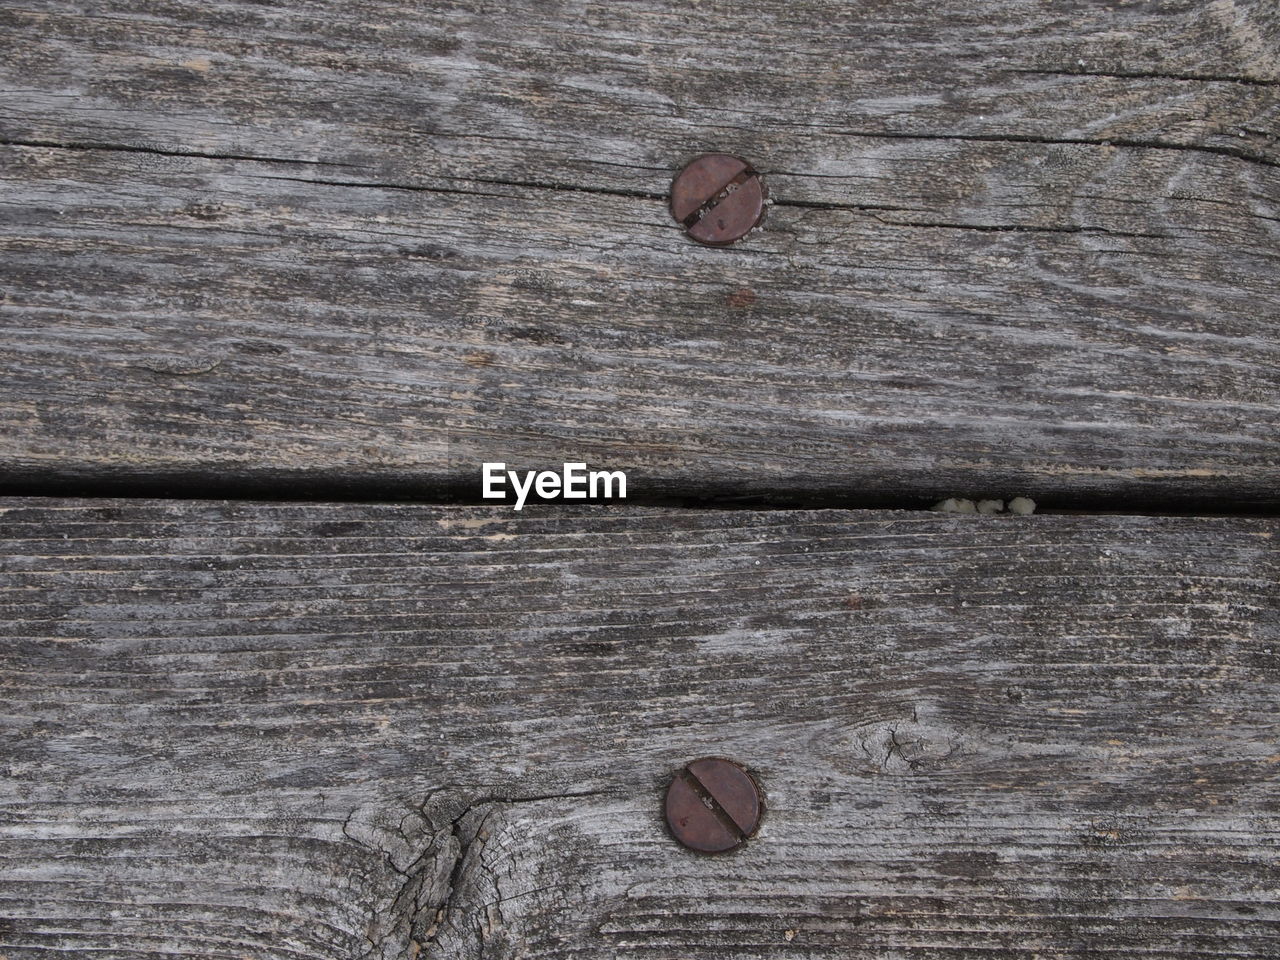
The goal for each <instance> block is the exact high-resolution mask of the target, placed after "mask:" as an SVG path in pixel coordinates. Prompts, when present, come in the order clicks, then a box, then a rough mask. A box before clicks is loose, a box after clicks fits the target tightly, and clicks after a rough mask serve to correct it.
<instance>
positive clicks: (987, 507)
mask: <svg viewBox="0 0 1280 960" xmlns="http://www.w3.org/2000/svg"><path fill="white" fill-rule="evenodd" d="M929 509H930V510H936V511H938V512H939V513H982V514H986V515H988V516H990V515H992V514H997V513H1012V514H1015V515H1016V516H1019V517H1027V516H1030V515H1031V514H1033V513H1035V512H1036V502H1035V501H1034V500H1032V499H1031V498H1030V497H1014V498H1013V499H1012V500H1010V501H1009V502H1008V503H1007V504H1006V503H1005V502H1004V501H1003V500H978V501H977V502H974V501H973V500H964V499H961V498H959V497H948V498H947V499H946V500H939V501H938V502H937V503H935V504H934V505H933V506H932V507H930V508H929Z"/></svg>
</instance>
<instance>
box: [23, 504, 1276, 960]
mask: <svg viewBox="0 0 1280 960" xmlns="http://www.w3.org/2000/svg"><path fill="white" fill-rule="evenodd" d="M1278 528H1280V524H1278V523H1277V522H1276V521H1273V520H1272V521H1267V520H1243V519H1234V520H1227V519H1218V520H1203V519H1198V520H1197V519H1172V518H1164V519H1157V518H1145V519H1144V518H1111V519H1097V518H1075V517H1033V518H988V517H968V518H956V517H943V516H936V515H929V514H921V513H888V512H885V513H874V512H872V513H868V512H862V513H843V512H822V511H814V512H776V513H740V512H727V511H721V512H703V511H659V510H639V509H623V510H607V509H606V510H602V509H590V508H588V509H580V510H563V509H561V510H554V511H552V510H549V509H537V508H533V509H531V510H530V512H529V513H528V515H525V516H522V517H519V518H515V517H514V516H513V514H512V513H511V512H510V511H502V512H496V511H495V512H485V511H481V510H476V509H471V508H440V507H438V508H426V507H408V506H405V507H395V506H386V505H384V506H364V505H339V506H284V505H260V504H258V505H255V504H239V505H228V504H218V503H202V502H188V503H182V504H175V503H172V502H171V503H158V502H156V503H152V502H136V501H135V502H102V501H99V502H60V501H13V500H9V501H4V502H3V503H2V504H0V558H3V559H0V570H2V571H3V577H2V579H0V612H2V613H3V617H2V618H0V623H2V625H0V630H2V631H3V634H2V635H0V636H2V638H0V692H2V694H3V697H2V700H0V702H2V704H3V706H2V708H0V771H3V778H2V779H0V918H2V919H0V956H4V957H6V958H9V960H19V958H21V960H27V958H37V957H38V958H43V960H49V958H56V957H60V956H72V955H76V956H94V957H101V958H104V960H109V958H110V960H114V958H121V960H123V958H128V960H137V958H143V957H157V958H158V957H162V956H163V957H169V958H172V957H175V956H200V957H228V958H232V957H234V958H280V957H291V956H299V957H302V956H305V957H308V958H351V957H359V956H373V957H396V958H402V957H406V956H409V957H412V956H415V955H417V956H426V957H476V956H483V957H558V958H567V957H584V958H586V957H592V958H594V957H611V956H625V957H682V958H699V957H717V958H723V957H730V956H731V957H735V958H765V957H809V958H815V957H840V958H868V960H869V958H876V960H884V958H906V957H910V958H944V957H957V956H972V957H984V958H1014V957H1017V958H1025V960H1031V958H1036V957H1039V958H1045V957H1070V958H1103V957H1116V956H1124V957H1143V958H1159V957H1176V958H1180V960H1187V958H1192V957H1206V958H1207V957H1219V958H1220V957H1254V958H1260V960H1261V958H1273V957H1275V956H1276V954H1277V952H1278V951H1280V907H1278V906H1277V904H1278V903H1280V867H1278V866H1277V859H1276V857H1277V852H1276V851H1277V843H1278V842H1280V779H1278V778H1277V771H1278V769H1280V766H1278V765H1280V752H1278V749H1280V748H1278V747H1277V744H1276V737H1275V733H1276V709H1277V702H1278V700H1280V660H1278V659H1277V643H1278V642H1280V595H1278V593H1277V589H1276V581H1277V578H1278V577H1280V555H1278V553H1277V540H1276V538H1275V537H1276V532H1277V529H1278ZM703 754H722V755H728V756H731V757H735V758H738V759H740V760H741V761H743V762H745V763H747V764H749V765H750V767H751V768H752V769H753V770H755V772H756V773H757V774H758V776H759V777H760V778H761V780H762V782H763V783H764V785H765V788H766V792H767V796H768V805H769V811H768V814H767V817H766V820H765V823H764V826H763V828H762V832H761V834H760V836H759V838H758V839H756V840H755V841H754V842H752V843H751V844H749V845H748V846H747V847H746V848H744V849H743V850H742V851H741V852H739V853H737V854H734V855H731V856H728V857H725V858H719V859H707V858H701V857H698V856H695V855H693V854H689V853H687V852H685V851H683V850H682V849H680V848H679V847H677V846H676V845H675V844H674V843H673V842H672V841H670V840H669V839H668V838H667V837H666V836H665V834H664V831H663V827H662V825H661V820H660V797H661V794H662V791H663V788H664V785H665V781H666V778H667V776H668V775H669V772H670V771H671V770H672V769H673V768H674V767H676V766H677V765H678V764H680V763H681V762H683V761H686V760H688V759H691V758H692V757H695V756H698V755H703Z"/></svg>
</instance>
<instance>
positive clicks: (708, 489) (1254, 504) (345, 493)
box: [0, 476, 1280, 518]
mask: <svg viewBox="0 0 1280 960" xmlns="http://www.w3.org/2000/svg"><path fill="white" fill-rule="evenodd" d="M1026 495H1028V494H1025V493H1021V492H1017V491H1014V490H983V489H968V488H965V487H962V486H959V485H957V487H956V489H955V490H954V491H952V492H951V493H949V494H943V495H939V494H938V493H936V492H930V493H916V494H912V493H911V492H902V491H895V492H892V493H890V492H883V491H834V490H830V489H808V490H806V489H800V488H785V487H779V488H776V489H751V490H748V489H745V488H743V487H741V486H735V485H732V484H725V485H723V486H716V485H705V484H704V485H698V486H693V485H687V484H664V487H663V489H661V490H657V491H649V492H636V493H631V494H630V495H628V496H627V498H626V499H625V500H619V499H612V500H605V499H600V498H594V499H593V498H587V499H584V500H574V501H572V502H571V503H569V502H566V501H563V500H556V501H543V500H540V499H538V498H537V497H536V496H534V495H531V496H530V497H529V500H528V502H527V504H526V506H535V505H536V506H540V507H546V506H556V505H559V506H578V505H584V504H595V505H607V506H618V507H625V506H637V507H658V508H667V509H699V510H726V511H767V510H877V511H881V510H908V511H930V510H932V508H933V507H934V505H935V504H937V503H938V502H940V501H941V500H944V499H948V498H949V497H958V498H966V499H972V500H979V499H1002V500H1008V499H1010V498H1012V497H1015V496H1026ZM1032 496H1033V499H1034V500H1035V503H1036V509H1035V512H1036V514H1074V515H1097V516H1169V517H1254V518H1270V517H1280V502H1275V503H1271V502H1265V501H1242V500H1235V499H1231V498H1228V497H1224V498H1215V497H1206V496H1194V495H1186V496H1169V495H1165V496H1158V495H1154V494H1153V495H1149V496H1148V495H1136V494H1134V493H1132V492H1122V493H1118V494H1115V495H1105V494H1097V493H1087V494H1075V493H1072V492H1070V491H1062V492H1061V493H1054V494H1045V493H1034V494H1032ZM0 497H12V498H38V499H40V498H48V499H77V500H144V499H146V500H208V501H236V502H265V503H303V504H306V503H314V504H325V503H401V504H405V505H413V506H461V507H492V508H495V509H497V508H502V507H504V506H505V507H507V508H508V509H511V510H512V515H513V516H518V514H517V513H516V511H515V510H514V499H509V500H506V501H503V500H494V499H488V500H486V499H483V498H482V497H481V496H480V487H479V483H478V482H460V481H449V480H439V481H432V480H403V479H395V480H387V479H385V478H382V479H370V478H347V479H343V480H314V479H310V478H289V479H280V478H243V479H236V480H222V481H211V480H209V479H208V478H207V477H194V476H168V477H164V476H147V477H114V478H102V479H94V480H89V479H85V478H76V477H60V478H15V477H4V476H0ZM995 516H1007V514H1000V515H995Z"/></svg>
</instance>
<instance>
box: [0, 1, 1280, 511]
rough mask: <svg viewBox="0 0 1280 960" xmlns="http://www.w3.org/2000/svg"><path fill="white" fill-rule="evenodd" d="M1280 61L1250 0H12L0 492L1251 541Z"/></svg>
mask: <svg viewBox="0 0 1280 960" xmlns="http://www.w3.org/2000/svg"><path fill="white" fill-rule="evenodd" d="M1278 64H1280V25H1278V23H1277V8H1276V6H1275V4H1274V3H1272V2H1271V0H1214V2H1212V3H1205V2H1202V0H1163V2H1152V3H1142V4H1129V5H1115V4H1085V3H1069V4H1063V3H1057V2H1054V3H1049V2H1043V3H1038V2H1028V0H1018V2H983V3H976V4H975V3H950V4H938V3H936V2H928V3H925V2H923V0H907V2H893V3H889V2H871V3H857V4H845V3H835V2H790V0H787V2H783V0H755V2H749V3H735V4H722V3H708V4H699V5H698V6H697V7H696V9H694V8H690V7H688V5H675V4H672V5H663V4H658V3H654V2H651V0H641V2H629V3H626V4H589V3H581V2H574V3H555V4H546V3H517V4H501V5H499V4H490V3H484V2H481V0H467V2H459V3H450V4H435V5H431V6H430V7H429V8H427V7H425V6H424V7H417V6H411V5H402V4H395V3H378V2H369V0H357V2H348V3H342V4H337V3H320V2H302V0H295V2H291V3H289V4H285V5H278V6H272V7H264V6H262V5H261V4H258V3H250V2H238V0H228V2H218V3H205V4H194V3H188V2H182V3H178V2H161V3H147V4H139V3H137V2H136V0H129V2H107V3H97V4H92V5H88V4H81V3H68V2H59V0H53V2H48V3H39V4H26V5H24V4H9V5H7V6H6V8H5V9H4V10H3V11H0V264H2V266H0V272H2V278H3V285H2V286H3V296H2V298H0V327H2V328H3V333H4V336H3V338H0V371H2V372H3V378H4V386H5V389H4V391H3V392H2V394H0V462H2V464H3V466H2V468H0V483H5V484H7V485H8V486H9V487H10V488H17V487H21V488H22V489H24V490H29V491H37V492H40V491H43V490H45V489H47V488H46V487H42V484H47V483H48V482H51V481H55V480H56V481H61V482H63V483H64V484H80V485H82V486H87V485H89V484H93V483H103V482H115V483H117V484H120V485H122V488H123V489H127V487H126V486H124V485H127V484H129V483H131V482H135V481H145V482H147V483H152V484H155V483H170V484H172V485H173V489H184V485H185V489H188V490H191V489H194V490H200V489H211V488H214V487H216V486H217V485H218V484H227V485H236V484H239V485H240V486H241V487H245V486H248V487H252V488H254V489H259V490H262V491H266V492H271V493H278V492H279V491H280V490H281V489H285V488H287V489H289V490H291V491H297V490H304V489H312V490H321V491H336V490H340V489H341V490H354V491H357V492H360V491H370V490H377V491H380V492H385V493H395V494H397V495H399V494H409V495H418V496H421V495H422V494H423V491H425V490H433V489H440V488H444V487H450V488H454V489H457V488H458V487H459V486H460V485H462V484H468V485H474V484H475V483H476V479H477V472H478V466H479V464H480V463H481V462H483V461H486V460H505V461H507V462H508V463H511V464H513V465H518V466H521V467H526V468H528V467H535V466H537V467H541V466H547V465H549V464H554V463H557V462H559V461H561V460H566V459H567V460H579V459H586V460H589V461H592V462H594V463H595V464H596V465H600V466H609V467H611V468H620V469H626V470H628V471H630V472H631V473H632V474H634V475H635V487H636V490H637V492H643V493H644V494H646V495H648V496H650V497H654V498H657V497H665V496H684V495H711V494H715V495H746V496H754V497H757V498H761V497H765V496H768V497H774V498H777V497H782V496H787V495H795V496H797V497H803V496H818V495H821V496H825V497H827V498H829V499H830V498H834V499H835V500H836V501H838V502H850V500H853V499H860V500H861V501H862V502H867V501H875V500H876V499H877V498H878V499H880V500H887V499H889V498H893V499H895V500H896V501H899V502H901V501H903V500H904V498H918V499H924V498H933V497H940V496H948V495H953V494H961V493H963V494H971V495H984V496H1012V495H1018V494H1026V495H1031V496H1034V497H1038V498H1040V499H1042V500H1044V499H1049V500H1057V501H1060V502H1064V503H1069V502H1072V501H1075V502H1081V503H1086V502H1087V503H1099V502H1103V501H1112V502H1119V501H1121V500H1128V501H1129V502H1132V501H1134V500H1136V499H1139V498H1148V499H1150V500H1152V501H1156V502H1160V503H1165V504H1175V503H1183V504H1187V503H1193V502H1196V503H1200V502H1204V501H1206V500H1208V499H1210V498H1212V499H1214V500H1215V501H1216V502H1218V503H1219V504H1229V503H1231V502H1238V503H1241V504H1247V505H1264V506H1267V505H1270V506H1274V505H1275V504H1276V503H1277V502H1278V495H1277V492H1276V491H1277V489H1280V441H1278V440H1277V438H1278V437H1280V430H1277V429H1276V427H1277V425H1278V424H1280V340H1278V339H1277V334H1276V330H1277V319H1278V314H1277V309H1278V308H1277V303H1278V302H1280V148H1278V147H1277V141H1276V136H1277V133H1280V66H1278ZM704 150H725V151H730V152H737V153H741V154H742V155H744V156H746V157H748V158H750V159H751V160H752V161H753V163H755V164H756V165H757V166H758V167H759V169H761V170H762V171H764V172H765V174H766V179H767V180H768V183H769V189H770V195H771V196H772V197H773V199H774V201H775V203H774V204H773V205H772V207H771V208H770V210H769V212H768V215H767V218H766V221H765V224H764V227H763V229H762V230H761V231H759V232H757V233H756V234H753V235H752V236H751V237H749V238H747V240H745V241H744V242H743V243H742V244H740V245H738V246H735V247H733V248H731V249H728V250H707V249H702V248H700V247H697V246H695V245H694V244H692V243H690V242H689V241H688V240H687V239H686V238H684V237H683V236H682V234H681V232H680V230H679V228H678V227H677V225H676V224H675V223H674V222H673V221H672V220H671V219H670V217H669V216H668V213H667V210H666V199H665V198H666V192H667V188H668V184H669V181H670V177H671V176H672V174H673V173H674V172H675V171H676V170H678V169H679V168H680V167H681V166H682V165H683V164H684V162H686V161H687V160H688V159H689V158H690V157H691V156H693V155H694V154H696V153H698V152H701V151H704ZM468 489H469V490H472V489H474V487H473V486H469V487H468ZM842 497H847V498H850V500H840V498H842Z"/></svg>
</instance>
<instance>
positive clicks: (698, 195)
mask: <svg viewBox="0 0 1280 960" xmlns="http://www.w3.org/2000/svg"><path fill="white" fill-rule="evenodd" d="M766 196H767V191H766V189H765V185H764V180H763V179H762V178H761V176H760V174H759V173H758V172H757V171H756V169H755V168H754V167H752V166H751V164H750V163H748V162H747V161H746V160H743V159H742V158H741V157H735V156H733V155H732V154H728V153H705V154H703V155H702V156H700V157H697V158H695V159H694V160H693V161H692V162H691V163H690V164H689V165H688V166H687V167H685V168H684V169H683V170H681V171H680V173H679V174H678V175H677V176H676V178H675V180H673V181H672V183H671V215H672V216H673V217H675V219H676V221H677V222H678V223H679V224H680V225H681V226H682V227H684V228H685V232H686V233H687V234H688V235H689V237H691V238H692V239H694V240H697V241H698V242H699V243H703V244H706V245H707V246H712V247H723V246H728V245H729V244H731V243H734V242H736V241H738V240H741V239H742V238H743V237H745V236H746V235H747V234H748V233H750V232H751V230H752V229H753V228H754V227H755V226H756V225H757V224H758V223H760V221H761V220H762V219H763V218H764V201H765V197H766ZM713 210H714V211H715V213H716V216H715V217H709V216H708V214H710V213H711V212H712V211H713Z"/></svg>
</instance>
